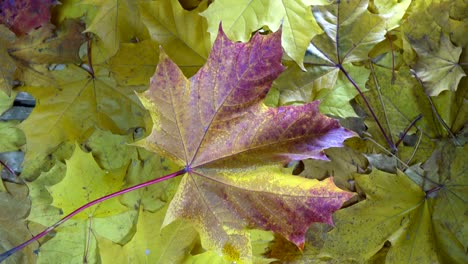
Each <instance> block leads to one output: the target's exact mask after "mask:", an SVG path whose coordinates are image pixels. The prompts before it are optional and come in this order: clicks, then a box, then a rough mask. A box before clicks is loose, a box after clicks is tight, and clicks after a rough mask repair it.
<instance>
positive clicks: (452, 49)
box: [408, 34, 466, 96]
mask: <svg viewBox="0 0 468 264" xmlns="http://www.w3.org/2000/svg"><path fill="white" fill-rule="evenodd" d="M408 37H409V39H410V42H411V46H412V47H413V48H414V49H415V50H416V53H417V54H418V60H417V63H416V65H415V66H414V70H415V71H416V74H417V75H418V77H419V78H420V79H421V80H422V81H423V83H424V85H425V88H426V93H427V94H428V95H430V96H436V95H439V94H440V93H441V92H442V91H445V90H449V91H456V89H457V87H458V83H459V82H460V79H461V78H462V77H464V76H466V74H465V72H464V71H463V69H462V68H461V67H460V65H459V64H458V59H459V57H460V54H461V52H462V48H461V47H456V46H454V45H452V43H451V42H450V39H449V38H448V37H446V36H444V35H443V34H441V35H440V42H437V43H431V42H428V41H427V39H426V38H424V37H423V38H421V39H413V38H411V36H408Z"/></svg>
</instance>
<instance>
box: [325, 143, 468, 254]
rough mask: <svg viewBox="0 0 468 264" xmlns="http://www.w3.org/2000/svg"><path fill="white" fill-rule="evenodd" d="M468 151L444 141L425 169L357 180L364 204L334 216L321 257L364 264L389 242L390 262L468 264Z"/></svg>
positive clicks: (412, 168)
mask: <svg viewBox="0 0 468 264" xmlns="http://www.w3.org/2000/svg"><path fill="white" fill-rule="evenodd" d="M467 146H468V145H465V146H464V147H455V146H454V145H453V144H452V143H451V142H449V141H447V140H443V141H441V142H440V143H439V144H438V148H437V150H436V151H435V152H434V154H433V156H432V157H431V158H430V159H428V160H427V161H426V162H425V163H424V164H423V165H422V166H421V167H420V166H419V165H415V166H412V167H410V168H409V169H407V170H406V171H405V173H402V172H401V171H397V172H396V174H390V173H385V172H382V171H378V170H375V171H373V172H372V173H371V174H370V175H356V176H355V179H356V183H357V185H358V186H359V187H360V188H362V191H363V192H364V193H365V195H366V200H365V201H363V202H361V203H358V204H356V205H354V206H352V207H349V208H346V209H344V210H341V211H339V212H337V213H336V214H335V221H336V224H337V228H336V229H334V230H332V231H331V232H330V233H329V236H328V238H327V239H326V240H325V245H324V247H323V249H322V252H321V257H332V258H336V260H338V261H341V262H343V261H345V262H349V261H351V260H355V261H358V262H363V261H366V260H369V259H370V258H372V257H375V254H376V253H377V252H378V251H379V250H381V248H382V247H383V246H384V244H385V242H386V241H389V242H390V243H391V246H390V248H389V249H388V252H387V253H386V254H385V256H383V261H386V262H389V263H416V262H417V263H433V262H439V261H440V262H444V263H464V262H466V260H467V256H466V253H465V252H466V248H467V243H468V241H467V240H466V230H464V228H463V227H462V226H463V223H464V222H466V212H467V210H468V208H467V207H466V203H465V201H466V199H467V197H466V191H467V190H466V189H467V188H466V177H462V175H464V174H466V171H467V169H468V168H467V165H466V162H464V161H462V160H463V159H464V158H463V157H462V155H461V153H463V152H466V150H467Z"/></svg>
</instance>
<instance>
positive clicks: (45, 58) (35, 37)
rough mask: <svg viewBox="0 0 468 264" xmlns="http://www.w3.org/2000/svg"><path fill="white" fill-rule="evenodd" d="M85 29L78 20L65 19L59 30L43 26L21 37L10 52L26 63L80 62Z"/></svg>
mask: <svg viewBox="0 0 468 264" xmlns="http://www.w3.org/2000/svg"><path fill="white" fill-rule="evenodd" d="M83 30H84V27H83V25H81V24H80V23H79V21H76V20H66V21H64V23H62V24H60V28H59V30H57V32H54V31H53V28H51V27H41V28H40V29H37V30H35V31H33V32H31V33H30V34H28V35H26V36H23V37H21V38H19V39H18V40H17V41H16V42H15V43H14V45H12V47H11V48H10V49H8V52H9V54H10V55H11V56H12V57H14V58H16V59H20V60H22V61H23V62H25V63H44V64H46V63H57V64H58V63H78V62H80V58H79V56H78V50H79V48H80V46H81V44H82V43H83V42H84V41H85V38H84V35H82V34H81V32H82V31H83Z"/></svg>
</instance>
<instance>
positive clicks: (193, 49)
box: [139, 0, 211, 76]
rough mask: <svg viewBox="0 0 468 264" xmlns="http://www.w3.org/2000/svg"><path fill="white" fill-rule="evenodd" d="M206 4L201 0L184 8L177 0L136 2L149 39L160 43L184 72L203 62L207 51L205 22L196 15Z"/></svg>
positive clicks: (196, 68) (191, 70) (191, 73)
mask: <svg viewBox="0 0 468 264" xmlns="http://www.w3.org/2000/svg"><path fill="white" fill-rule="evenodd" d="M206 6H207V3H206V1H204V2H202V3H200V5H199V6H198V7H197V8H196V9H194V10H191V11H187V10H184V9H183V8H182V7H181V5H180V3H179V1H177V0H169V1H148V2H143V1H142V2H140V3H139V8H140V13H141V19H142V21H143V23H144V24H145V25H146V27H147V28H148V31H149V34H150V35H151V39H153V40H155V41H157V42H158V43H159V44H160V45H161V46H163V48H164V50H165V51H166V52H167V53H168V54H169V56H171V58H173V60H174V61H175V62H176V63H177V65H179V67H180V68H181V69H182V70H183V71H184V73H185V74H187V75H188V76H191V75H193V74H195V72H196V71H197V70H198V69H199V68H200V67H201V66H202V65H203V64H204V63H205V61H206V58H207V57H208V53H209V51H210V47H211V45H210V40H209V34H208V33H207V32H206V29H207V24H206V21H205V19H203V17H201V16H199V15H198V14H199V13H200V12H201V11H202V10H205V9H206Z"/></svg>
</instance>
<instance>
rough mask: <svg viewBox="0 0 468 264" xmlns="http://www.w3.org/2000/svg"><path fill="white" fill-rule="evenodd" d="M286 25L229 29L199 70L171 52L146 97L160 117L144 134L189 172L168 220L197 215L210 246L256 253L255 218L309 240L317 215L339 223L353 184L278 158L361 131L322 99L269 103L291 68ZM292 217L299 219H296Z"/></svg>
mask: <svg viewBox="0 0 468 264" xmlns="http://www.w3.org/2000/svg"><path fill="white" fill-rule="evenodd" d="M280 39H281V35H280V32H278V33H274V34H271V35H268V36H262V35H259V34H256V35H255V36H254V37H253V38H252V40H251V41H250V42H249V43H245V44H244V43H232V42H231V41H230V40H229V39H228V38H227V37H226V35H224V33H223V32H222V30H221V29H220V31H219V33H218V38H217V40H216V42H215V44H214V46H213V49H212V51H211V54H210V57H209V58H208V61H207V63H206V65H205V66H204V67H203V68H202V69H201V70H200V71H199V72H198V73H197V74H196V75H195V76H193V77H192V78H191V79H190V80H187V79H186V78H185V77H184V75H183V74H182V72H181V70H180V69H179V68H178V67H177V66H176V65H175V64H174V63H173V62H172V61H171V60H170V59H169V58H168V57H167V55H165V54H164V53H163V52H162V53H161V56H160V59H159V65H158V67H157V69H156V73H155V74H154V77H153V78H152V80H151V86H150V89H149V90H148V91H146V92H145V93H143V94H142V95H141V96H140V98H141V100H142V102H143V104H144V105H145V107H147V108H148V109H149V110H150V112H151V116H152V119H153V123H154V126H153V129H152V133H151V134H150V135H149V136H148V137H147V138H145V139H144V140H143V141H140V142H139V145H140V146H143V147H145V148H147V149H148V150H151V151H154V152H157V153H163V154H164V155H165V156H166V157H170V158H172V159H173V160H174V161H175V162H176V163H177V164H179V166H180V167H182V168H185V170H186V172H187V174H186V175H185V176H184V177H183V178H182V180H181V183H180V186H179V188H178V191H177V193H176V194H175V197H174V198H173V200H172V201H171V203H170V206H169V209H168V213H167V215H166V218H165V220H164V225H168V224H170V223H171V222H173V221H175V220H176V219H180V218H181V219H186V220H189V221H191V222H192V223H193V224H194V226H195V228H196V229H197V231H198V232H199V233H200V236H201V240H202V244H203V246H204V247H205V248H208V249H214V250H216V251H219V252H222V253H224V254H225V255H226V256H228V257H230V258H232V259H242V260H244V261H251V260H249V259H250V258H251V254H252V253H251V249H250V244H249V238H248V236H247V233H246V231H245V228H248V227H249V228H259V229H265V230H272V231H275V232H277V233H279V234H281V235H283V236H285V237H286V238H287V239H289V240H290V241H292V242H293V243H295V244H296V245H297V246H299V247H301V246H302V245H303V243H304V234H305V232H306V231H307V228H308V226H309V225H310V224H311V223H312V222H324V223H328V224H332V219H331V213H332V212H333V211H335V210H337V209H338V208H339V207H340V206H341V204H342V203H343V202H344V201H345V200H347V199H349V198H350V197H351V196H352V194H351V193H348V192H344V191H342V190H340V189H338V188H337V187H336V186H334V184H333V182H332V180H331V179H327V180H325V181H322V182H319V181H316V180H308V179H305V178H300V177H295V176H292V175H288V174H286V173H283V172H282V171H281V170H280V167H279V166H278V165H274V164H272V163H271V162H276V163H277V162H288V161H291V160H298V159H304V158H316V159H326V156H325V155H324V154H323V149H326V148H329V147H339V146H342V142H343V141H344V140H345V139H346V138H349V137H351V136H353V133H351V132H349V131H347V130H346V129H344V128H342V127H340V125H339V124H338V122H337V121H336V120H333V119H331V118H328V117H326V116H324V115H321V114H320V113H319V112H318V102H312V103H309V104H306V105H302V106H297V107H293V106H284V107H279V108H268V107H266V106H264V105H263V104H262V103H261V100H262V99H263V98H264V97H265V95H266V93H267V91H268V89H269V88H270V86H271V82H272V81H273V80H274V79H275V78H276V77H277V76H278V74H279V73H280V72H281V71H282V70H283V66H282V65H281V63H280V61H281V55H282V52H281V45H280ZM290 223H295V224H294V225H290Z"/></svg>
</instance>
